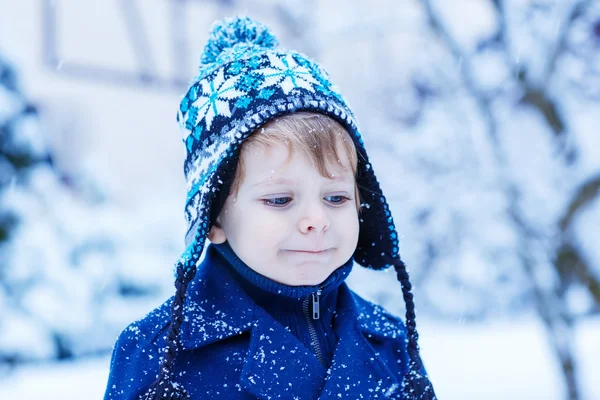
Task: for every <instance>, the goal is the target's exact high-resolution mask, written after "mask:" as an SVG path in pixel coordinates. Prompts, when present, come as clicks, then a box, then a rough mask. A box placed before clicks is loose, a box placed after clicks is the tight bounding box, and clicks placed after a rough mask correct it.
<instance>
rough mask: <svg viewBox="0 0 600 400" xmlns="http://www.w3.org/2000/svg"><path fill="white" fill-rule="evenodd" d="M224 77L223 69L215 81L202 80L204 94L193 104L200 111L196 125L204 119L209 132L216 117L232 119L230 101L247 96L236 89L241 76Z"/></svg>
mask: <svg viewBox="0 0 600 400" xmlns="http://www.w3.org/2000/svg"><path fill="white" fill-rule="evenodd" d="M223 75H224V72H223V69H220V70H219V72H217V75H216V76H215V78H214V79H213V80H210V79H205V80H202V81H201V82H200V84H201V85H202V94H201V95H200V96H199V97H198V99H197V100H196V101H194V103H193V106H194V107H195V108H197V110H198V115H197V117H196V125H198V123H199V122H200V121H201V120H202V119H203V118H204V119H205V121H206V129H207V130H208V129H210V126H211V124H212V121H213V119H214V118H215V116H217V115H222V116H225V117H231V110H230V109H229V101H228V100H232V99H236V98H238V97H240V96H242V95H244V94H245V93H244V92H242V91H239V90H237V89H236V88H235V84H236V82H237V80H238V79H239V75H237V76H233V77H231V78H229V79H227V80H225V78H224V76H223Z"/></svg>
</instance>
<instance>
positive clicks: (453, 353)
mask: <svg viewBox="0 0 600 400" xmlns="http://www.w3.org/2000/svg"><path fill="white" fill-rule="evenodd" d="M420 328H421V329H420V330H421V332H422V335H421V336H422V338H421V343H422V347H423V358H424V360H425V362H426V364H427V368H428V370H429V373H430V376H431V379H432V381H433V383H434V385H435V387H436V391H437V394H438V397H439V398H440V399H441V400H452V399H457V400H458V399H461V400H465V399H544V400H554V399H556V400H562V399H564V398H565V397H566V396H565V395H564V394H563V387H562V381H561V380H560V375H559V372H558V370H557V368H556V365H555V364H554V362H553V359H552V357H551V355H550V354H549V353H548V350H547V348H548V346H547V345H546V342H545V340H546V339H545V336H544V335H543V330H542V328H541V326H540V325H539V324H537V323H536V322H534V321H522V322H512V323H510V322H493V323H487V324H485V325H441V324H439V323H434V322H431V321H421V324H420ZM576 336H577V340H576V341H577V343H576V345H577V353H578V354H579V365H578V367H579V368H580V369H581V371H582V374H581V376H582V377H583V378H584V380H583V381H582V382H581V386H582V388H583V391H584V396H583V397H582V399H583V400H593V399H600V361H599V360H600V340H599V339H598V338H600V319H596V320H594V321H588V322H585V323H582V324H581V325H580V327H579V328H578V330H577V335H576ZM108 363H109V358H108V357H103V358H99V359H94V360H88V361H82V362H77V363H64V364H53V365H46V366H39V367H27V368H24V369H21V370H18V371H16V372H15V373H14V374H11V375H10V376H8V377H7V378H5V379H2V378H0V398H2V399H44V400H53V399H56V400H58V399H60V400H71V399H82V398H85V399H98V398H102V395H103V393H104V385H105V383H106V378H107V374H108Z"/></svg>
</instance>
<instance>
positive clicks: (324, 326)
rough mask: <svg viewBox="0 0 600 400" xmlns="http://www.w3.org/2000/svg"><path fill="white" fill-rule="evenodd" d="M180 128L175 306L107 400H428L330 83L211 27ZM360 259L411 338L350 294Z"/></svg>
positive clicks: (402, 273)
mask: <svg viewBox="0 0 600 400" xmlns="http://www.w3.org/2000/svg"><path fill="white" fill-rule="evenodd" d="M178 119H179V122H180V123H181V125H182V127H183V128H184V143H185V144H186V147H187V158H186V160H185V167H184V171H185V175H186V178H187V181H188V199H187V205H186V219H187V221H188V226H189V229H188V233H187V235H186V245H187V249H186V251H185V252H184V254H183V256H182V257H181V259H180V260H179V262H178V263H177V265H176V273H177V278H176V281H175V286H176V288H177V290H176V294H175V296H174V297H173V298H171V299H169V300H168V301H167V302H165V303H164V304H163V305H162V306H161V307H159V308H158V309H156V310H154V311H152V312H151V313H150V314H148V316H146V317H145V318H144V319H142V320H141V321H138V322H136V323H133V324H132V325H130V326H129V327H127V328H126V329H125V330H124V331H123V332H122V333H121V335H120V337H119V339H118V341H117V343H116V345H115V348H114V351H113V357H112V360H111V371H110V377H109V381H108V386H107V390H106V395H105V399H138V398H142V399H165V398H167V399H184V398H186V399H187V398H191V399H209V398H210V399H257V398H258V399H276V398H277V399H307V400H308V399H317V398H318V399H340V398H346V399H374V398H394V399H402V398H404V399H435V394H434V391H433V388H432V386H431V383H430V382H429V380H428V378H427V375H426V373H425V370H424V368H423V365H422V362H421V359H420V356H419V350H418V344H417V339H418V334H417V330H416V325H415V314H414V304H413V301H412V294H411V292H410V289H411V286H410V282H409V280H408V274H407V272H406V268H405V266H404V264H403V263H402V261H401V259H400V256H399V254H398V251H399V250H398V236H397V233H396V231H395V227H394V223H393V220H392V217H391V214H390V211H389V208H388V205H387V202H386V200H385V197H384V196H383V194H382V192H381V189H380V187H379V184H378V182H377V179H376V178H375V175H374V173H373V170H372V168H371V164H370V163H369V160H368V157H367V153H366V150H365V148H364V143H363V141H362V139H361V137H360V134H359V133H358V130H357V127H356V122H355V120H354V116H353V115H352V112H351V111H350V109H349V108H348V106H347V105H346V103H345V102H344V100H343V99H342V97H341V96H340V95H339V94H338V93H337V91H336V90H335V88H334V87H332V85H331V83H330V82H329V80H328V77H327V75H326V73H325V72H324V71H323V70H322V69H321V68H320V67H319V66H318V65H317V64H316V63H314V62H313V61H311V60H310V59H308V58H307V57H306V56H304V55H301V54H298V53H295V52H290V51H284V50H281V49H279V48H277V41H276V39H275V37H274V36H273V34H272V33H271V31H270V30H269V29H268V28H267V27H265V26H264V25H262V24H260V23H258V22H256V21H253V20H251V19H249V18H245V17H238V18H234V19H231V20H225V21H221V22H219V23H216V24H215V25H214V27H213V30H212V32H211V36H210V39H209V42H208V44H207V45H206V48H205V51H204V53H203V56H202V59H201V68H200V74H199V76H198V78H197V79H196V80H195V81H194V82H192V84H191V86H190V88H189V90H188V92H187V94H186V96H185V97H184V98H183V100H182V102H181V105H180V110H179V114H178ZM206 239H208V240H209V241H210V242H211V243H210V244H209V245H208V246H207V248H206V253H205V256H204V258H203V259H202V260H201V257H200V256H201V254H202V252H203V249H204V244H205V241H206ZM354 262H357V263H358V264H360V265H362V266H364V267H367V268H373V269H378V270H379V269H384V268H388V267H389V266H393V267H394V268H395V270H396V272H397V275H398V280H399V281H400V283H401V285H402V290H403V294H404V299H405V302H406V327H405V325H404V324H403V323H402V321H401V320H400V319H398V318H396V317H394V316H392V315H390V314H389V313H387V312H386V311H385V310H383V309H382V308H381V307H378V306H375V305H373V304H371V303H369V302H367V301H365V300H363V299H361V298H360V297H359V296H358V295H356V294H355V293H354V292H352V291H351V290H350V289H349V288H348V286H347V285H346V284H345V283H344V280H345V278H346V277H347V276H348V274H349V273H350V270H351V268H352V266H353V263H354Z"/></svg>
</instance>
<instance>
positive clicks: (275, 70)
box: [257, 54, 319, 94]
mask: <svg viewBox="0 0 600 400" xmlns="http://www.w3.org/2000/svg"><path fill="white" fill-rule="evenodd" d="M269 61H270V63H271V67H266V68H262V69H259V70H258V71H257V72H258V73H260V74H262V75H264V77H265V81H264V82H263V83H262V85H260V86H259V87H258V89H259V90H260V89H264V88H266V87H269V86H273V85H281V88H282V89H283V92H284V93H285V94H288V93H289V92H290V91H291V90H292V89H295V88H297V87H301V88H304V89H306V90H308V91H311V92H314V89H313V86H312V85H318V84H319V82H317V81H316V80H315V78H313V76H312V73H311V72H310V70H309V69H308V68H306V67H303V66H301V65H299V64H298V63H297V62H296V60H294V58H293V57H292V56H291V55H290V54H286V55H285V56H283V57H281V58H280V57H278V56H276V55H273V54H269Z"/></svg>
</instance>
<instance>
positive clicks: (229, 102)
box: [146, 17, 435, 399]
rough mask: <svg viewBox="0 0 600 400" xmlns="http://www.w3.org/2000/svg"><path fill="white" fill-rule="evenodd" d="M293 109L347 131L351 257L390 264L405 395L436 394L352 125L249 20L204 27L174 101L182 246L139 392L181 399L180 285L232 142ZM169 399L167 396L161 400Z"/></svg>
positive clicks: (230, 159)
mask: <svg viewBox="0 0 600 400" xmlns="http://www.w3.org/2000/svg"><path fill="white" fill-rule="evenodd" d="M295 111H310V112H315V113H320V114H324V115H327V116H329V117H331V118H333V119H334V120H336V121H338V122H339V123H340V124H341V125H342V126H344V127H345V128H346V130H347V131H348V132H349V134H350V136H351V137H352V139H353V141H354V144H355V147H356V150H357V152H358V168H357V184H358V187H359V190H360V194H361V198H362V200H363V206H364V207H363V208H362V210H361V215H360V218H359V222H360V231H359V239H358V244H357V247H356V251H355V253H354V255H353V257H354V260H355V261H356V262H357V263H358V264H360V265H362V266H364V267H367V268H372V269H377V270H380V269H385V268H388V267H389V266H394V268H395V269H396V271H397V275H398V280H399V281H400V282H401V284H402V290H403V294H404V299H405V302H406V326H407V330H408V339H409V340H408V342H409V343H408V351H409V355H410V358H411V366H410V368H411V371H410V373H409V374H407V378H406V379H405V381H404V382H403V386H404V392H405V393H406V394H407V398H423V399H432V398H435V394H434V393H433V389H432V387H431V384H430V383H429V381H428V379H427V377H426V376H424V375H423V374H422V373H421V370H422V364H421V360H420V357H419V351H418V344H417V339H418V334H417V331H416V325H415V320H414V318H415V315H414V304H413V301H412V294H411V292H410V290H411V285H410V282H409V280H408V274H407V271H406V268H405V266H404V264H403V262H402V261H401V259H400V255H399V241H398V234H397V232H396V230H395V227H394V222H393V219H392V216H391V213H390V210H389V207H388V204H387V201H386V199H385V197H384V195H383V193H382V191H381V189H380V187H379V183H378V181H377V179H376V177H375V174H374V172H373V169H372V166H371V164H370V163H369V158H368V156H367V152H366V150H365V147H364V142H363V140H362V138H361V135H360V133H359V131H358V127H357V123H356V120H355V118H354V115H353V113H352V111H351V110H350V109H349V107H348V105H347V104H346V102H345V101H344V99H343V98H342V96H341V95H340V94H339V92H338V90H337V89H336V88H335V87H334V86H333V85H332V83H331V82H330V81H329V76H328V75H327V73H326V72H325V71H324V70H323V69H322V68H321V67H320V66H319V65H318V64H316V63H315V62H314V61H312V60H311V59H309V58H308V57H307V56H305V55H303V54H300V53H297V52H293V51H288V50H283V49H281V48H279V47H278V42H277V39H276V38H275V36H274V35H273V33H272V32H271V30H270V29H269V28H268V27H266V26H265V25H263V24H261V23H260V22H257V21H254V20H252V19H250V18H248V17H236V18H232V19H226V20H223V21H218V22H216V23H215V24H214V25H213V28H212V31H211V34H210V37H209V40H208V43H207V45H206V47H205V49H204V53H203V54H202V57H201V60H200V71H199V74H198V76H197V77H196V78H195V79H194V80H193V81H192V82H191V84H190V87H189V89H188V91H187V93H186V95H185V96H184V98H183V100H182V101H181V104H180V109H179V112H178V115H177V119H178V122H179V124H180V125H181V127H182V130H183V141H184V143H185V146H186V149H187V156H186V159H185V163H184V173H185V177H186V179H187V200H186V206H185V217H186V221H187V225H188V229H187V233H186V250H185V252H184V253H183V255H182V257H181V259H180V260H179V262H178V263H177V280H176V283H175V286H176V287H177V294H176V296H175V300H174V302H173V306H172V312H173V316H172V323H171V326H170V329H169V335H168V337H169V339H170V341H171V345H169V346H167V348H166V349H165V357H164V359H163V363H162V368H161V376H160V377H159V378H158V379H157V381H156V382H155V384H154V385H153V387H152V388H151V389H150V390H149V392H148V393H147V397H146V398H164V396H167V397H168V398H185V396H186V395H185V390H184V389H183V388H182V387H181V385H177V384H175V383H174V382H172V381H171V378H172V377H171V376H170V375H171V373H172V370H173V362H174V357H175V353H176V350H177V344H178V335H179V330H180V325H181V320H182V311H181V310H182V308H183V307H182V306H183V303H184V301H185V291H186V288H187V285H188V283H189V282H190V281H191V280H192V279H193V277H194V275H195V272H196V264H197V262H198V260H199V258H200V255H201V253H202V250H203V248H204V243H205V241H206V238H207V235H208V232H209V230H210V227H211V221H212V218H211V214H212V216H213V217H214V215H215V214H217V213H218V211H219V210H218V209H215V207H220V206H221V205H222V204H220V203H222V201H219V200H218V199H221V200H222V199H223V196H224V194H227V193H228V192H229V187H230V183H231V177H232V176H233V174H234V173H235V168H236V165H237V160H238V157H239V153H240V150H241V145H242V143H243V142H244V140H246V139H247V138H248V137H249V136H250V135H251V134H252V133H253V132H254V131H255V130H256V129H257V128H259V127H260V126H261V125H263V124H265V123H266V122H267V121H269V120H271V119H273V118H275V117H277V116H279V115H283V114H288V113H292V112H295ZM169 396H172V397H169Z"/></svg>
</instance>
